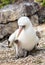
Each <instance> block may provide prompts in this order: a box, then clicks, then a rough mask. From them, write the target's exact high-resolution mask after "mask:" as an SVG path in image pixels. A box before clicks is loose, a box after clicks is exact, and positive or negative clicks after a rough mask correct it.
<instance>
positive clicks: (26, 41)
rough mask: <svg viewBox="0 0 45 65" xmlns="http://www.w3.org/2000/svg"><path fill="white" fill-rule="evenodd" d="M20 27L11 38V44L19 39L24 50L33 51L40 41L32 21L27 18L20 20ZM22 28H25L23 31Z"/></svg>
mask: <svg viewBox="0 0 45 65" xmlns="http://www.w3.org/2000/svg"><path fill="white" fill-rule="evenodd" d="M18 26H19V28H18V29H17V30H16V31H15V32H14V33H12V35H11V36H10V37H9V41H10V43H12V42H13V41H15V40H16V39H18V40H19V41H20V46H21V48H22V49H25V50H28V51H30V50H32V49H33V48H34V46H35V45H36V44H37V43H38V42H39V39H38V37H37V36H36V32H35V30H34V28H33V26H32V24H31V21H30V19H29V18H28V17H25V16H24V17H21V18H19V20H18ZM24 26H25V27H24ZM20 27H23V29H22V30H21V31H20ZM19 31H20V32H19Z"/></svg>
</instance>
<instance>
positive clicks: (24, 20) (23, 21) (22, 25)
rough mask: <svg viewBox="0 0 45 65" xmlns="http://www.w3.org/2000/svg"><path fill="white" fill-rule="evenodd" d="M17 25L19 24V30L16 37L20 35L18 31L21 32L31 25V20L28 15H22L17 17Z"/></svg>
mask: <svg viewBox="0 0 45 65" xmlns="http://www.w3.org/2000/svg"><path fill="white" fill-rule="evenodd" d="M18 26H19V32H18V35H17V37H18V36H19V35H20V33H21V32H22V30H23V29H26V28H28V27H29V26H32V24H31V21H30V19H29V18H28V17H26V16H23V17H21V18H19V20H18Z"/></svg>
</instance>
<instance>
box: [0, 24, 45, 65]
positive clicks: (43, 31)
mask: <svg viewBox="0 0 45 65" xmlns="http://www.w3.org/2000/svg"><path fill="white" fill-rule="evenodd" d="M34 28H35V30H37V31H39V32H40V37H41V38H40V41H39V45H38V47H37V49H36V50H33V51H32V52H31V54H30V55H28V56H27V57H25V58H19V59H15V49H14V47H12V48H8V46H7V43H6V42H7V40H5V41H4V42H3V43H0V65H45V24H42V25H39V26H36V27H34Z"/></svg>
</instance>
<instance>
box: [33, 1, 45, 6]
mask: <svg viewBox="0 0 45 65" xmlns="http://www.w3.org/2000/svg"><path fill="white" fill-rule="evenodd" d="M34 1H35V2H39V3H40V5H42V6H45V0H34Z"/></svg>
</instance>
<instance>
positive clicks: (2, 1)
mask: <svg viewBox="0 0 45 65" xmlns="http://www.w3.org/2000/svg"><path fill="white" fill-rule="evenodd" d="M15 1H16V0H0V8H2V7H3V6H5V5H7V4H13V3H15Z"/></svg>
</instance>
